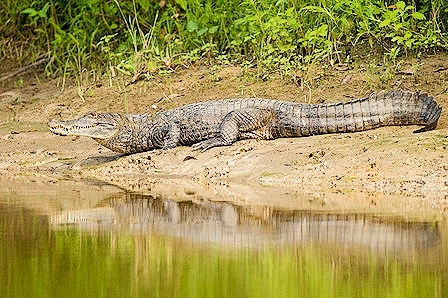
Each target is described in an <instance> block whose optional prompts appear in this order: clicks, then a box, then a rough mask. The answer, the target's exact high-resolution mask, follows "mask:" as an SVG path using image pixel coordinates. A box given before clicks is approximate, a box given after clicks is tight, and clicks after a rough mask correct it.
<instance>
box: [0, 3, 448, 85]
mask: <svg viewBox="0 0 448 298" xmlns="http://www.w3.org/2000/svg"><path fill="white" fill-rule="evenodd" d="M0 20H1V24H3V25H2V26H0V28H1V29H2V30H0V32H2V33H0V38H1V39H3V40H4V41H3V42H4V44H5V45H10V46H9V47H3V50H2V51H4V52H3V53H1V54H2V56H7V55H6V54H8V51H12V49H13V48H14V47H15V48H17V47H19V48H21V50H20V51H15V52H14V54H17V53H20V52H21V51H22V52H21V55H23V57H24V58H27V59H29V58H30V57H31V59H37V58H38V57H41V56H40V55H39V54H41V53H44V52H45V53H46V52H48V51H49V52H50V53H51V56H52V60H50V63H49V65H48V67H47V70H48V71H49V72H50V73H53V74H56V75H61V74H64V73H73V72H75V73H76V72H77V73H79V72H82V71H83V70H84V69H85V68H89V69H90V68H95V67H98V68H99V69H100V70H102V71H103V70H105V69H109V72H110V73H111V74H112V75H113V74H114V73H115V71H119V72H122V73H124V74H127V75H133V76H134V77H135V76H138V75H145V76H150V75H151V73H153V72H158V71H171V70H172V69H173V68H175V67H176V66H178V65H184V64H186V63H191V62H194V61H198V60H203V59H211V58H212V59H215V61H238V62H240V63H243V64H244V65H252V66H258V67H262V69H268V70H276V71H279V72H281V73H282V74H284V75H288V74H291V73H293V72H294V71H295V70H298V69H303V68H306V65H308V64H309V63H314V62H316V61H323V60H324V61H326V62H329V63H336V62H347V61H350V60H351V59H352V58H353V57H352V55H353V54H352V53H351V49H352V48H353V46H354V45H355V46H357V45H364V44H365V45H367V46H370V47H371V48H373V49H374V50H375V51H377V50H378V51H380V52H383V53H385V54H386V55H387V56H389V57H391V58H396V57H397V56H399V55H402V54H405V53H409V52H414V53H421V52H425V51H431V50H435V49H437V48H447V47H448V36H447V34H446V32H447V29H448V21H447V20H448V4H447V2H446V1H442V0H422V1H393V2H387V1H386V2H384V1H378V0H375V1H366V0H356V1H352V0H331V1H324V2H322V1H303V0H294V1H284V0H264V1H254V0H247V1H236V0H231V1H228V0H227V1H211V0H193V1H186V0H171V1H165V0H162V1H149V0H133V1H130V0H129V1H116V0H113V1H112V0H109V1H99V0H85V1H73V0H70V1H65V0H64V1H61V0H52V1H47V0H37V1H31V0H25V1H20V2H19V1H6V2H5V3H3V4H2V7H1V8H0ZM18 32H19V34H18ZM12 40H14V41H13V42H11V41H12ZM20 44H22V46H20ZM8 49H9V50H8Z"/></svg>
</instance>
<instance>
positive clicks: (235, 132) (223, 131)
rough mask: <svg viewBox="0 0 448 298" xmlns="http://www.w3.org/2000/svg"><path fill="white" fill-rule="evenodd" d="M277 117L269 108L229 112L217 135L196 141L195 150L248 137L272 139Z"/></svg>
mask: <svg viewBox="0 0 448 298" xmlns="http://www.w3.org/2000/svg"><path fill="white" fill-rule="evenodd" d="M274 119H275V115H274V113H273V112H272V111H271V110H269V109H257V108H246V109H239V110H235V111H232V112H230V113H228V114H227V115H226V116H225V117H224V119H223V120H222V122H221V124H220V125H219V131H218V134H217V136H215V137H212V138H209V139H206V140H204V141H202V142H199V143H196V144H194V145H193V146H191V147H192V148H193V150H202V151H205V150H207V149H210V148H213V147H217V146H229V145H232V144H233V143H234V142H235V141H237V140H240V139H247V138H260V139H271V138H272V134H271V129H270V128H271V126H272V123H273V121H274Z"/></svg>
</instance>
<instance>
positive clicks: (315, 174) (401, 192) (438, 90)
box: [0, 54, 448, 218]
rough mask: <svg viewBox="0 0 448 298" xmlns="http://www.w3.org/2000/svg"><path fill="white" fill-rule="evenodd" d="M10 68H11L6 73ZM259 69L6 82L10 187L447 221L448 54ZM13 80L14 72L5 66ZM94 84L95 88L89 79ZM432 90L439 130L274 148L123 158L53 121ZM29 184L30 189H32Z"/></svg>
mask: <svg viewBox="0 0 448 298" xmlns="http://www.w3.org/2000/svg"><path fill="white" fill-rule="evenodd" d="M5 67H6V66H1V67H0V69H1V68H5ZM256 72H257V69H249V70H246V71H243V70H242V69H241V68H239V67H234V66H226V67H224V66H220V67H192V68H190V69H186V70H177V71H176V72H175V73H174V74H169V75H159V76H156V77H155V78H153V79H150V80H149V81H148V80H144V81H139V82H137V83H135V84H132V85H129V86H126V82H127V80H129V79H128V78H123V77H121V78H114V79H113V80H112V82H111V85H112V86H110V83H109V81H103V82H102V83H97V82H95V83H85V82H83V83H82V84H81V85H82V86H81V87H80V88H78V87H77V86H76V85H74V86H72V85H70V84H69V83H66V82H65V84H66V85H65V88H64V91H61V89H62V87H61V86H62V84H63V83H64V82H63V81H62V79H55V80H44V79H40V80H39V79H38V78H39V76H38V75H34V74H32V73H28V74H27V75H24V76H23V77H15V78H13V79H10V80H5V81H2V82H0V103H1V104H0V121H1V122H0V123H1V125H0V177H1V183H0V187H2V188H5V187H8V186H9V187H10V186H11V185H13V184H17V185H26V184H28V185H31V184H33V183H34V184H38V185H41V186H42V185H43V186H45V185H57V184H61V185H64V183H67V182H64V181H66V180H70V181H78V180H82V179H94V180H100V181H104V182H106V183H108V184H113V185H117V186H119V187H121V188H124V189H127V190H132V191H141V192H147V193H153V194H157V195H165V194H166V195H169V196H171V197H173V196H176V195H179V196H191V197H194V198H195V199H208V200H220V201H222V200H227V201H233V202H235V203H237V204H251V205H254V206H256V205H264V206H266V205H275V206H284V207H291V206H294V208H302V209H312V210H322V211H335V212H339V211H359V212H371V213H378V212H381V213H388V214H395V215H400V216H406V217H412V218H421V217H426V218H427V217H428V216H429V217H431V218H437V217H439V216H444V215H446V213H447V212H448V160H447V157H448V137H447V136H448V113H447V111H448V56H447V55H445V54H439V55H436V56H432V57H427V58H424V59H419V60H408V61H405V62H400V63H396V65H382V64H375V63H372V64H369V65H359V64H354V65H353V66H350V67H346V66H344V65H342V66H335V67H330V68H329V69H326V70H323V69H321V68H316V69H314V70H312V71H311V72H310V73H308V75H306V74H300V73H298V74H297V75H296V79H294V80H284V79H282V78H281V77H279V76H275V75H272V76H271V77H270V78H269V79H267V80H266V81H264V82H263V81H261V80H257V79H255V74H256ZM2 73H3V74H5V73H7V72H5V69H3V70H2ZM86 81H89V80H88V79H87V80H86ZM397 88H401V89H405V90H413V91H421V92H424V93H429V94H431V95H432V96H434V97H435V98H436V100H437V102H438V103H439V104H440V105H441V106H442V108H443V111H442V116H441V118H440V120H439V125H438V127H437V129H436V130H434V131H430V132H426V133H422V134H413V133H412V131H413V130H414V129H415V128H416V127H387V128H381V129H377V130H371V131H366V132H361V133H352V134H331V135H322V136H313V137H307V138H292V139H279V140H273V141H257V140H245V141H240V142H237V143H235V144H234V145H233V146H230V147H219V148H212V149H210V150H208V151H206V152H204V153H200V152H196V151H193V150H191V148H189V147H178V148H175V149H172V150H168V151H155V152H147V153H140V154H134V155H129V156H120V155H118V154H116V153H114V152H112V151H110V150H108V149H106V148H103V147H101V146H100V145H99V144H97V143H96V142H95V141H93V140H92V139H89V138H78V137H59V136H55V135H52V134H51V133H50V132H48V130H47V128H46V122H47V121H48V120H49V119H50V118H56V119H60V118H63V119H67V118H75V117H77V116H79V115H81V114H83V113H85V112H88V111H90V110H102V111H118V112H130V113H151V114H152V113H155V112H157V111H160V110H164V109H168V108H173V107H177V106H180V105H183V104H185V103H190V102H195V101H205V100H213V99H223V98H235V97H255V96H256V97H265V98H275V99H282V100H288V101H296V102H335V101H346V100H350V99H352V98H358V97H361V96H365V95H367V94H369V93H370V92H373V91H379V90H382V89H397ZM24 183H26V184H24Z"/></svg>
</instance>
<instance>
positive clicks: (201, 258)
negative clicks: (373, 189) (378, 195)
mask: <svg viewBox="0 0 448 298" xmlns="http://www.w3.org/2000/svg"><path fill="white" fill-rule="evenodd" d="M55 197H56V199H55V200H56V201H57V195H55ZM82 199H83V198H82V196H79V195H78V196H76V197H74V198H72V200H73V201H72V203H73V204H74V205H76V200H82ZM24 202H26V198H25V199H24V198H21V199H20V200H16V199H15V195H14V194H11V193H10V194H8V195H5V194H3V195H1V194H0V297H108V298H111V297H382V298H386V297H448V262H447V260H448V258H447V257H448V253H447V251H448V247H447V243H448V242H447V237H448V229H447V226H446V223H445V221H440V222H404V221H401V220H400V219H399V218H398V219H397V217H394V218H387V217H384V216H380V215H376V216H372V215H360V214H315V213H311V212H306V211H303V210H302V211H301V210H276V209H275V208H272V207H270V208H265V209H261V210H260V209H254V208H251V207H248V206H236V205H232V204H230V203H212V202H206V201H185V202H176V201H173V200H170V199H169V198H168V199H167V198H164V199H161V198H156V197H152V196H143V195H138V194H126V193H120V194H115V195H113V196H111V197H110V198H106V199H101V200H100V203H97V204H95V205H94V206H89V207H88V208H86V207H83V208H78V209H76V208H72V210H70V211H67V210H60V208H42V206H40V208H38V207H39V206H36V205H35V204H26V203H24ZM42 204H43V203H42ZM52 204H53V205H54V201H52Z"/></svg>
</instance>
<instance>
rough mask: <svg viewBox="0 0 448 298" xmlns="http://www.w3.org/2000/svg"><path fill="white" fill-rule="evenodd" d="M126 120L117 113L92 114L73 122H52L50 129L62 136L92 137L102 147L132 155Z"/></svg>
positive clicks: (129, 132) (49, 124)
mask: <svg viewBox="0 0 448 298" xmlns="http://www.w3.org/2000/svg"><path fill="white" fill-rule="evenodd" d="M126 122H127V121H126V119H125V117H123V116H122V115H120V114H117V113H98V112H91V113H88V114H86V115H84V116H82V117H80V118H78V119H73V120H65V121H63V120H61V121H58V120H50V121H49V122H48V128H49V129H50V131H51V132H52V133H54V134H57V135H61V136H70V135H73V136H87V137H92V138H93V139H94V140H95V141H97V142H98V143H100V144H101V145H103V146H105V147H107V148H109V149H111V150H113V151H116V152H120V153H130V152H129V151H130V148H129V139H131V138H132V137H131V131H130V129H129V128H128V125H126Z"/></svg>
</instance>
